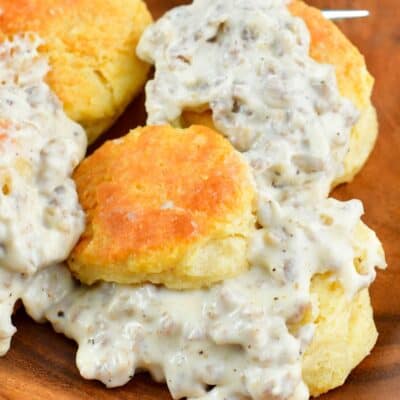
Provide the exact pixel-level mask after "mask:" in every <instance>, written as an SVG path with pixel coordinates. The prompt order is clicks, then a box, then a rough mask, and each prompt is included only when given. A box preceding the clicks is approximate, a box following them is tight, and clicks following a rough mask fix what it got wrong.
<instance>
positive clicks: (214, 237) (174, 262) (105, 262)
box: [69, 126, 255, 289]
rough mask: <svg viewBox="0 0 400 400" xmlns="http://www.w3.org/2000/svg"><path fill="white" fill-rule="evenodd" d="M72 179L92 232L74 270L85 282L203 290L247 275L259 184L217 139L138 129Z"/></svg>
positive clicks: (195, 131)
mask: <svg viewBox="0 0 400 400" xmlns="http://www.w3.org/2000/svg"><path fill="white" fill-rule="evenodd" d="M74 178H75V181H76V184H77V190H78V194H79V198H80V202H81V204H82V207H83V208H84V210H85V211H86V214H87V227H86V231H85V233H84V234H83V235H82V237H81V239H80V241H79V243H78V245H77V246H76V247H75V249H74V250H73V252H72V254H71V256H70V258H69V266H70V269H71V270H72V271H73V273H74V274H75V276H76V277H78V279H80V280H81V281H82V282H84V283H87V284H92V283H93V282H95V281H98V280H104V281H112V282H117V283H139V282H145V281H149V282H152V283H156V284H164V285H166V286H167V287H170V288H177V289H183V288H197V287H203V286H209V285H211V284H212V283H214V282H217V281H221V280H223V279H226V278H229V277H232V276H235V275H238V274H240V273H241V272H243V271H244V270H246V268H247V266H248V263H247V257H246V248H247V242H248V236H249V235H250V233H251V231H252V229H253V227H254V223H255V217H254V215H253V208H254V203H255V201H254V196H255V191H254V185H253V181H252V178H251V172H250V170H249V167H248V165H247V163H246V162H245V161H244V159H243V158H242V156H241V154H240V153H238V152H237V151H236V150H235V149H234V148H233V147H232V145H231V144H230V143H229V141H228V140H226V139H225V138H223V137H222V136H221V135H219V134H218V133H216V132H214V131H212V130H210V129H208V128H205V127H200V126H192V127H191V128H189V129H186V130H180V129H174V128H171V127H169V126H158V127H144V128H138V129H135V130H134V131H132V132H131V133H129V134H128V135H127V136H125V137H123V138H121V139H117V140H114V141H110V142H107V143H106V144H105V145H103V146H102V147H101V148H100V149H98V150H97V151H96V152H95V153H94V154H93V155H91V156H90V157H88V158H87V159H86V160H84V161H83V162H82V163H81V165H80V166H79V167H78V169H77V170H76V172H75V176H74Z"/></svg>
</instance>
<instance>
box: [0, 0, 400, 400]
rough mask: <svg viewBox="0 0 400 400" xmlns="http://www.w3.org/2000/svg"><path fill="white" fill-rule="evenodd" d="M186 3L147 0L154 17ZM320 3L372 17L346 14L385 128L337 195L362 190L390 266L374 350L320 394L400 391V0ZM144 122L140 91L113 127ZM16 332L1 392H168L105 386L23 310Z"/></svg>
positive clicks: (349, 398) (380, 283) (346, 27)
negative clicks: (83, 372)
mask: <svg viewBox="0 0 400 400" xmlns="http://www.w3.org/2000/svg"><path fill="white" fill-rule="evenodd" d="M181 3H183V1H178V0H175V1H173V0H148V4H149V7H150V9H151V10H152V12H153V14H154V16H155V17H158V16H159V15H161V14H162V13H163V12H164V11H165V10H166V9H168V8H170V7H172V6H174V5H178V4H181ZM310 3H311V4H313V5H316V6H318V7H320V8H329V7H331V8H357V7H358V8H367V9H369V10H370V11H371V14H372V15H371V17H369V18H368V19H364V20H353V21H346V22H341V23H340V24H339V25H340V27H341V28H342V29H343V31H344V32H345V33H346V34H347V35H348V36H349V37H350V38H351V40H352V41H353V42H354V43H356V44H357V45H358V46H359V48H360V49H361V51H362V52H363V53H364V54H365V56H366V59H367V63H368V66H369V69H370V71H371V72H372V74H373V75H374V76H375V77H376V86H375V92H374V103H375V105H376V106H377V108H378V112H379V120H380V136H379V140H378V143H377V146H376V148H375V150H374V152H373V154H372V156H371V158H370V159H369V161H368V163H367V165H366V166H365V168H364V169H363V171H362V172H361V173H360V174H359V175H358V176H357V177H356V179H355V180H354V181H353V182H352V183H351V184H348V185H344V186H342V187H340V188H339V189H337V190H336V191H335V193H334V195H335V196H336V197H338V198H340V199H350V198H359V199H361V200H363V202H364V205H365V210H366V215H365V217H364V220H365V221H366V222H367V223H368V225H369V226H371V227H372V228H373V229H375V230H376V232H377V233H378V235H379V237H380V239H381V240H382V241H383V244H384V247H385V250H386V255H387V261H388V264H389V268H388V270H387V271H385V272H380V273H379V275H378V278H377V280H376V282H375V284H374V285H373V287H372V290H371V293H372V301H373V305H374V309H375V319H376V323H377V326H378V330H379V333H380V336H379V340H378V344H377V346H376V348H375V349H374V351H373V353H372V355H371V356H370V357H368V358H367V359H366V360H365V361H364V362H363V363H362V364H361V365H360V366H359V367H358V368H356V369H355V370H354V371H353V373H352V374H351V376H350V378H349V379H348V381H347V383H346V384H345V385H344V386H343V387H341V388H339V389H337V390H335V391H333V392H331V393H329V394H327V395H324V396H322V397H321V400H322V399H323V400H395V399H400V2H399V0H313V1H310ZM143 123H144V111H143V97H141V98H139V99H138V100H137V101H136V102H135V103H134V104H132V105H131V106H130V107H129V109H128V110H127V112H126V113H125V115H124V116H123V117H122V118H121V120H120V121H119V122H118V123H117V124H116V126H115V127H114V128H113V129H112V130H111V132H110V133H109V134H108V137H115V136H118V135H121V134H124V133H126V132H127V131H128V129H129V128H133V127H135V126H136V125H138V124H143ZM14 320H15V324H16V325H17V327H18V333H17V334H16V335H15V337H14V339H13V346H12V349H11V351H10V352H9V353H8V354H7V356H5V357H4V358H2V359H0V398H1V399H9V400H14V399H18V400H21V399H29V400H39V399H40V400H44V399H54V400H64V399H68V400H72V399H74V400H75V399H99V400H106V399H113V400H115V399H125V400H167V399H170V396H169V395H168V393H167V391H166V389H165V388H164V387H163V386H162V385H157V384H154V383H153V382H152V381H151V380H150V379H149V378H148V377H147V376H146V375H142V376H138V377H136V378H135V379H133V380H132V381H131V382H130V383H129V384H128V385H126V386H125V387H123V388H120V389H113V390H107V389H105V388H104V387H103V386H102V385H101V384H100V383H98V382H88V381H84V380H83V379H81V378H80V376H79V373H78V371H77V369H76V367H75V362H74V357H75V350H76V346H75V344H74V343H73V342H71V341H68V340H67V339H65V338H64V337H63V336H61V335H57V334H55V333H54V332H53V331H52V329H51V328H50V326H48V325H41V326H37V325H35V324H34V323H32V322H31V321H30V320H29V319H28V318H27V317H26V316H25V314H24V313H23V311H22V310H21V311H19V312H18V314H17V315H16V317H15V319H14Z"/></svg>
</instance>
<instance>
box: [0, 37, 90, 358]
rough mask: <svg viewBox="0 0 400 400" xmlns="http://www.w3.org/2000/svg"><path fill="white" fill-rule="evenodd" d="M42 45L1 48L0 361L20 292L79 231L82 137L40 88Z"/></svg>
mask: <svg viewBox="0 0 400 400" xmlns="http://www.w3.org/2000/svg"><path fill="white" fill-rule="evenodd" d="M39 44H40V40H39V39H38V38H37V37H36V36H34V35H25V36H16V37H14V38H13V39H10V40H8V41H5V42H3V43H2V44H0V309H1V321H0V343H1V344H0V354H4V353H5V352H6V351H7V350H8V347H9V342H10V337H11V335H12V334H13V332H14V330H15V328H14V327H13V326H12V324H11V321H10V316H11V314H12V311H13V307H14V303H15V302H16V300H17V299H18V298H19V297H20V296H21V294H22V293H23V292H24V290H25V289H24V288H25V284H26V283H27V282H28V281H29V280H30V277H31V276H32V275H33V274H35V272H36V271H38V270H39V269H40V268H44V267H46V266H48V265H51V264H53V263H56V262H59V261H62V260H64V259H65V258H66V257H67V256H68V254H69V252H70V251H71V249H72V247H73V246H74V245H75V243H76V241H77V240H78V238H79V236H80V234H81V233H82V231H83V229H84V213H83V211H82V209H81V207H80V205H79V202H78V196H77V193H76V190H75V184H74V182H73V180H72V179H71V174H72V171H73V169H74V168H75V167H76V166H77V164H78V163H79V162H80V160H81V159H82V158H83V157H84V154H85V151H86V135H85V132H84V130H83V129H82V128H81V127H80V126H79V125H78V124H76V123H75V122H73V121H72V120H70V119H69V118H68V117H67V116H66V115H65V113H64V111H63V108H62V105H61V103H60V102H59V101H58V99H57V98H56V96H55V95H54V94H53V93H52V92H51V90H50V88H49V87H48V86H47V84H46V83H45V82H44V77H45V75H46V73H47V71H48V64H47V61H46V60H45V58H43V57H42V56H39V54H38V51H37V48H38V46H39Z"/></svg>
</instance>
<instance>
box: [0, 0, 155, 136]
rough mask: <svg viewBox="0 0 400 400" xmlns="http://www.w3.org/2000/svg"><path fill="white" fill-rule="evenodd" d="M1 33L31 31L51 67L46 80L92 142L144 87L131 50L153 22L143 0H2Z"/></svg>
mask: <svg viewBox="0 0 400 400" xmlns="http://www.w3.org/2000/svg"><path fill="white" fill-rule="evenodd" d="M0 9H1V10H2V12H1V15H0V33H1V36H2V37H3V38H4V36H6V37H7V36H9V35H14V34H17V33H21V32H27V31H30V32H34V33H36V34H37V35H39V36H40V37H41V38H42V40H43V44H42V46H41V47H40V51H41V52H42V54H45V55H46V56H47V57H48V60H49V64H50V67H51V70H50V72H49V74H48V76H47V82H48V84H49V85H50V87H51V88H52V89H53V91H54V92H55V93H56V95H57V96H58V98H59V99H60V100H61V101H62V103H63V105H64V110H65V112H66V113H67V114H68V116H69V117H70V118H71V119H73V120H75V121H76V122H78V123H79V124H81V125H82V126H83V127H84V128H85V130H86V132H87V135H88V139H89V142H93V141H94V140H95V139H96V138H97V137H98V136H99V135H100V134H101V133H102V132H104V131H105V130H106V129H107V128H109V127H110V125H111V124H112V123H113V122H114V121H115V119H116V118H117V117H118V116H119V115H120V114H121V113H122V112H123V110H124V109H125V107H126V106H127V105H128V104H129V102H130V101H131V100H132V98H133V97H134V96H135V95H136V94H137V93H138V92H139V91H140V90H141V88H142V86H143V85H144V83H145V81H146V78H147V74H148V71H149V66H148V65H146V64H145V63H143V62H142V61H140V60H139V59H138V58H137V57H136V54H135V50H136V45H137V42H138V40H139V38H140V36H141V34H142V32H143V31H144V29H145V28H146V27H147V26H148V25H149V24H150V23H151V22H152V18H151V15H150V13H149V11H148V10H147V8H146V5H145V3H144V2H143V1H142V0H74V1H71V0H40V1H31V0H0Z"/></svg>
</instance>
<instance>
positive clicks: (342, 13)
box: [322, 10, 369, 20]
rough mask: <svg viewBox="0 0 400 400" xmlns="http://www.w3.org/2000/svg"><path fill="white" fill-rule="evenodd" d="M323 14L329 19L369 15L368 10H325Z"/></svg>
mask: <svg viewBox="0 0 400 400" xmlns="http://www.w3.org/2000/svg"><path fill="white" fill-rule="evenodd" d="M322 14H323V15H324V17H325V18H327V19H332V20H337V19H351V18H363V17H368V16H369V11H368V10H323V11H322Z"/></svg>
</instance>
